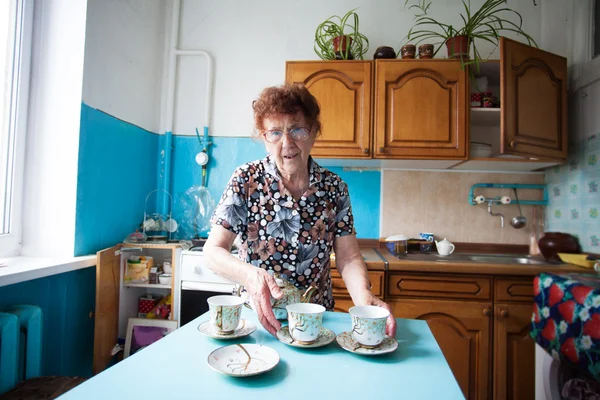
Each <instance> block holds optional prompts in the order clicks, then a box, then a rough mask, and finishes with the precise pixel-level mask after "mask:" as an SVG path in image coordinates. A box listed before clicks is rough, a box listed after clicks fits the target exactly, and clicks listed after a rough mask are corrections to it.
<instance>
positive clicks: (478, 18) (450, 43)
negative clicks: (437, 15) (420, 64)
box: [405, 0, 537, 66]
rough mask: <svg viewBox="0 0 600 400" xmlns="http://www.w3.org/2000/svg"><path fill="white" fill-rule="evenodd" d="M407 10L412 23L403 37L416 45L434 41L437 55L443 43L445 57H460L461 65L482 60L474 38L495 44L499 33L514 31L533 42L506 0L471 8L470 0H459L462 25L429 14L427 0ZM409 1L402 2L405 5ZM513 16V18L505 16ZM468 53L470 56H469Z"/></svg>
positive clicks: (497, 0)
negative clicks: (412, 14) (458, 25)
mask: <svg viewBox="0 0 600 400" xmlns="http://www.w3.org/2000/svg"><path fill="white" fill-rule="evenodd" d="M416 1H418V2H417V3H415V4H412V5H410V7H409V9H412V10H414V11H416V13H415V18H414V19H415V24H414V25H413V27H412V28H410V30H409V31H408V34H407V35H406V39H407V40H408V41H415V42H416V44H418V43H420V42H423V41H425V40H432V39H433V40H438V41H437V43H435V45H436V46H437V49H436V50H435V53H434V54H437V52H438V51H440V49H441V48H442V47H443V46H444V45H446V48H447V50H448V56H449V57H453V58H460V59H461V60H462V65H463V66H464V65H468V64H476V65H477V66H478V65H479V61H481V60H482V57H481V54H480V53H479V50H478V49H477V40H484V41H486V42H489V43H491V44H493V45H495V46H498V43H499V41H500V36H501V33H502V32H516V33H517V34H519V35H521V36H523V37H524V38H525V39H527V42H528V43H529V45H534V46H536V47H537V43H536V42H535V40H533V38H532V37H531V36H529V35H528V34H527V33H525V32H524V31H523V29H522V26H523V17H521V14H519V13H518V12H517V11H515V10H513V9H511V8H509V7H508V6H507V0H485V1H484V2H483V4H482V5H481V7H479V8H478V9H476V10H474V9H473V8H471V0H462V4H463V11H462V13H461V14H460V17H461V19H462V22H463V24H462V27H455V26H452V25H449V24H445V23H443V22H440V21H438V20H436V19H434V18H432V17H431V16H430V15H429V8H430V6H431V0H416ZM410 2H411V0H406V1H405V6H406V5H408V3H410ZM510 16H513V17H514V19H515V21H512V20H511V19H509V17H510ZM471 54H472V58H471Z"/></svg>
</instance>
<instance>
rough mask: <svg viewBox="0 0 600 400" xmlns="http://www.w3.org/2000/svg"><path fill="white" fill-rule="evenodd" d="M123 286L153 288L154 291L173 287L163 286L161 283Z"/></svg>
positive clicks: (126, 284)
mask: <svg viewBox="0 0 600 400" xmlns="http://www.w3.org/2000/svg"><path fill="white" fill-rule="evenodd" d="M123 286H125V287H141V288H153V289H171V285H161V284H159V283H124V284H123Z"/></svg>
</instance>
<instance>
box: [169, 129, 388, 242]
mask: <svg viewBox="0 0 600 400" xmlns="http://www.w3.org/2000/svg"><path fill="white" fill-rule="evenodd" d="M210 140H211V141H212V142H213V145H212V146H211V147H210V148H209V156H210V160H209V163H208V166H207V167H208V175H207V177H208V179H207V185H206V186H207V188H208V192H209V193H210V195H211V197H212V198H213V200H214V201H215V202H218V201H219V198H220V196H221V194H222V192H223V190H224V189H225V185H226V184H227V182H228V181H229V178H231V174H232V173H233V171H234V170H235V168H236V167H237V166H239V165H241V164H244V163H246V162H248V161H253V160H257V159H261V158H263V157H265V156H266V151H265V147H264V145H263V144H262V143H261V142H260V141H257V140H253V139H251V138H235V137H212V138H211V139H210ZM201 150H202V147H201V146H200V142H199V141H198V139H197V138H196V137H195V136H193V137H191V136H174V137H173V154H172V177H171V190H172V192H173V194H174V195H175V207H174V209H173V215H174V216H175V219H176V220H177V221H180V222H181V229H180V231H179V232H178V233H177V235H178V237H182V238H189V237H191V236H193V234H194V230H193V227H192V225H191V224H190V223H187V222H186V221H189V220H190V218H188V217H193V212H192V213H188V214H186V213H185V210H186V207H184V205H186V204H190V200H189V199H190V197H189V195H186V191H187V190H188V189H189V188H190V187H192V186H194V185H197V186H200V184H201V182H202V181H201V178H202V168H201V167H200V166H199V165H198V164H196V162H195V159H194V158H195V156H196V154H197V153H198V152H200V151H201ZM322 166H324V167H327V165H322ZM330 169H331V170H332V171H333V172H335V173H337V174H339V175H340V176H341V177H342V179H344V181H346V183H347V184H348V188H349V190H350V196H351V198H352V207H353V211H354V215H355V226H356V231H357V234H358V237H360V238H365V239H378V238H379V207H380V188H381V172H379V171H364V172H359V171H344V170H343V169H342V168H337V167H332V168H330ZM187 210H188V212H189V210H191V209H190V207H189V206H188V207H187ZM206 233H207V230H206V229H205V230H203V231H201V232H200V235H201V236H206ZM190 235H191V236H190Z"/></svg>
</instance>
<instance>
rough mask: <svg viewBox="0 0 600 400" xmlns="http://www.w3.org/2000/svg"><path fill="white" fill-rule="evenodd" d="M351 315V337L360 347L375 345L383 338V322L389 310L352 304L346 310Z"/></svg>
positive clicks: (372, 346)
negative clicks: (352, 305)
mask: <svg viewBox="0 0 600 400" xmlns="http://www.w3.org/2000/svg"><path fill="white" fill-rule="evenodd" d="M348 312H349V313H350V315H351V316H352V338H353V339H354V340H355V341H357V342H358V343H359V344H360V345H361V346H362V347H366V348H374V347H377V346H379V345H380V344H381V342H383V339H385V323H386V321H387V318H388V316H389V315H390V312H389V311H388V310H386V309H385V308H381V307H377V306H354V307H352V308H350V309H349V310H348Z"/></svg>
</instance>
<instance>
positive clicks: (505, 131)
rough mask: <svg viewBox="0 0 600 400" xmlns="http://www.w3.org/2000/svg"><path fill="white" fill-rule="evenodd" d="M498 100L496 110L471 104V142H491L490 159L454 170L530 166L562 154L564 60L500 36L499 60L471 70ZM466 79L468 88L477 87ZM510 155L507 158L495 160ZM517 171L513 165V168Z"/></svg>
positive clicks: (553, 162) (564, 134) (553, 161)
mask: <svg viewBox="0 0 600 400" xmlns="http://www.w3.org/2000/svg"><path fill="white" fill-rule="evenodd" d="M473 73H474V75H475V76H476V77H477V78H483V79H485V80H487V82H488V90H487V91H489V92H491V93H492V95H493V96H495V97H497V98H499V99H500V107H497V108H472V109H471V116H470V140H471V141H474V142H480V143H487V144H489V145H491V146H492V147H491V149H492V156H491V157H489V158H473V157H471V158H469V160H468V161H466V162H464V163H462V164H460V165H455V166H454V167H453V169H458V170H460V169H469V170H471V169H476V170H493V169H495V168H498V167H502V166H504V167H506V162H509V163H510V164H512V165H513V166H516V165H519V164H520V165H521V167H520V168H519V169H520V170H535V169H540V168H547V167H549V166H552V165H557V164H561V163H564V161H565V160H566V158H567V150H568V149H567V141H568V132H567V60H566V58H564V57H561V56H558V55H555V54H551V53H548V52H546V51H543V50H540V49H537V48H534V47H531V46H527V45H525V44H523V43H519V42H515V41H513V40H510V39H506V38H501V40H500V60H491V61H487V62H483V63H481V64H480V69H479V71H477V72H475V71H473ZM476 82H477V80H476V81H475V82H473V81H472V82H471V89H470V91H471V92H475V91H478V90H481V89H480V88H478V87H477V86H476ZM504 156H510V157H512V158H510V159H506V158H504V159H503V158H500V157H504ZM515 170H517V169H515Z"/></svg>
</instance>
